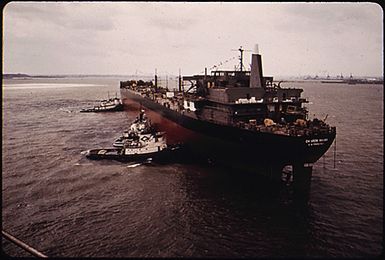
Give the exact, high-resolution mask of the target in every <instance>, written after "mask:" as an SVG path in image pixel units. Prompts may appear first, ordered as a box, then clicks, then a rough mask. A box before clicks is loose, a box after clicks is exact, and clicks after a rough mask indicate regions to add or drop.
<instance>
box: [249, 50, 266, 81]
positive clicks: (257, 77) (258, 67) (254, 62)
mask: <svg viewBox="0 0 385 260" xmlns="http://www.w3.org/2000/svg"><path fill="white" fill-rule="evenodd" d="M262 80H263V74H262V58H261V55H259V54H252V55H251V71H250V85H249V86H250V88H262V87H263V83H262Z"/></svg>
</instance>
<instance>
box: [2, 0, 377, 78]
mask: <svg viewBox="0 0 385 260" xmlns="http://www.w3.org/2000/svg"><path fill="white" fill-rule="evenodd" d="M3 16H4V18H3V41H4V42H3V68H4V69H3V72H4V73H28V74H134V73H138V74H151V73H153V72H154V70H155V68H157V70H158V72H159V73H160V74H161V73H169V74H175V75H176V74H178V71H179V68H180V69H181V71H182V74H183V75H187V74H196V73H200V72H202V71H203V70H204V68H205V67H207V68H210V67H212V66H213V65H216V64H219V63H220V62H224V61H226V60H229V59H231V58H233V57H237V55H238V52H236V51H232V49H238V48H239V46H243V47H244V49H249V50H253V49H254V46H255V44H258V46H259V52H260V53H261V54H262V61H263V71H264V74H265V75H271V76H277V75H293V76H299V75H315V74H318V75H320V76H321V75H326V74H330V76H335V75H337V74H338V75H339V74H341V73H342V74H343V75H345V76H347V75H350V73H352V74H353V75H354V76H363V75H368V76H382V75H383V13H382V9H381V7H380V6H379V5H377V4H374V3H364V2H363V3H355V2H353V3H294V4H293V3H279V4H277V3H250V2H245V3H237V2H234V3H220V2H212V3H209V2H202V3H197V2H186V3H180V2H179V3H178V2H136V3H135V2H88V3H80V2H11V3H9V4H7V5H6V7H5V8H4V9H3ZM250 55H251V53H250V52H245V64H246V67H248V66H249V62H250ZM234 65H237V60H236V59H232V60H231V61H229V62H227V63H226V64H225V65H223V66H222V67H220V68H222V69H233V68H234Z"/></svg>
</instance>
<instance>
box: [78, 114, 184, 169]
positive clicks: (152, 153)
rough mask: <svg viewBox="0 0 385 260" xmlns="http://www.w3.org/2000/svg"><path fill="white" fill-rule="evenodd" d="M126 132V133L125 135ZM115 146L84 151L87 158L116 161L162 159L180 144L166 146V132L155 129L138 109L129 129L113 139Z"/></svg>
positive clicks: (177, 148)
mask: <svg viewBox="0 0 385 260" xmlns="http://www.w3.org/2000/svg"><path fill="white" fill-rule="evenodd" d="M126 134H127V135H126ZM113 145H114V146H115V148H102V149H91V150H87V151H85V152H84V154H85V156H86V157H87V158H89V159H94V160H100V159H112V160H118V161H124V162H126V161H138V160H146V159H149V158H151V159H153V160H164V159H167V158H168V157H169V156H170V153H171V152H175V151H176V150H179V148H180V147H181V146H180V145H171V146H168V145H167V142H166V133H165V132H159V131H156V129H155V128H154V127H153V126H152V125H151V122H150V120H149V119H148V118H147V117H146V115H145V113H144V110H141V111H140V114H139V117H137V118H136V120H135V121H134V122H133V123H132V124H131V125H130V130H129V131H125V134H123V136H122V137H121V138H120V139H118V140H115V142H114V144H113Z"/></svg>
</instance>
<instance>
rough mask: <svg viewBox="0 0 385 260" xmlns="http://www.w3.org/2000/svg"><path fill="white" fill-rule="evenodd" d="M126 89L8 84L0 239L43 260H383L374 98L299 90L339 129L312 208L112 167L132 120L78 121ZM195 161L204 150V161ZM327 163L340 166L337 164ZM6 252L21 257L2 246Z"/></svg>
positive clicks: (358, 91)
mask: <svg viewBox="0 0 385 260" xmlns="http://www.w3.org/2000/svg"><path fill="white" fill-rule="evenodd" d="M128 79H129V78H124V77H120V78H119V77H72V78H45V79H44V78H41V79H24V80H22V79H19V80H5V81H3V126H2V130H3V131H2V141H3V142H2V220H3V221H2V225H3V229H4V230H6V231H7V232H9V233H10V234H12V235H14V236H16V237H17V238H19V239H20V240H22V241H24V242H26V243H27V244H29V245H30V246H32V247H34V248H36V249H37V250H39V251H40V252H42V253H44V254H46V255H48V256H52V257H280V256H289V257H297V256H300V257H308V256H320V257H356V256H358V257H373V256H378V255H380V254H381V253H382V252H383V116H384V115H383V85H370V84H367V85H360V84H356V85H347V84H337V83H336V84H322V83H319V82H298V83H294V82H293V83H289V82H286V83H282V85H283V86H284V87H299V88H303V89H304V92H303V93H302V96H304V97H306V98H308V99H309V101H310V103H308V104H306V106H307V107H308V108H309V110H310V113H309V117H310V118H314V117H317V118H320V119H324V118H326V117H327V119H326V122H327V123H329V124H331V125H334V126H336V127H337V139H336V153H335V154H334V144H333V145H332V147H331V148H330V149H329V151H328V152H327V153H326V154H325V155H324V157H323V158H321V159H320V160H319V161H318V162H317V163H316V164H314V168H313V178H312V184H311V192H310V199H309V201H308V203H307V204H298V203H295V201H294V200H293V199H292V196H291V189H290V186H285V185H281V186H277V185H275V184H274V185H273V184H271V183H270V182H269V181H267V180H264V179H261V178H259V177H257V176H255V175H250V174H243V173H242V172H237V171H236V170H234V169H232V170H229V169H224V168H222V167H221V166H216V165H212V164H207V163H205V164H203V163H201V162H196V163H194V162H193V161H192V162H191V161H190V162H188V163H184V162H178V161H175V162H170V163H169V164H161V165H159V164H156V163H146V164H140V163H120V162H115V161H92V160H88V159H86V158H85V157H84V155H82V154H81V152H82V151H85V150H88V149H92V148H102V147H111V146H112V142H113V141H114V140H115V139H116V138H117V137H119V136H120V135H121V133H122V132H123V131H124V130H126V129H127V128H128V126H129V124H130V122H131V121H132V120H133V119H134V116H135V113H127V111H123V112H110V113H79V111H80V110H81V109H82V108H84V107H90V106H93V105H96V104H98V101H99V100H101V99H104V98H107V95H109V96H110V97H113V96H115V93H117V95H118V96H120V94H119V81H120V80H128ZM203 149H204V148H203ZM334 155H335V160H334ZM2 248H3V252H5V253H6V254H8V255H10V256H29V255H28V253H26V252H24V251H22V250H21V249H19V248H17V247H16V246H15V245H13V244H11V243H10V242H8V241H6V240H4V239H3V240H2Z"/></svg>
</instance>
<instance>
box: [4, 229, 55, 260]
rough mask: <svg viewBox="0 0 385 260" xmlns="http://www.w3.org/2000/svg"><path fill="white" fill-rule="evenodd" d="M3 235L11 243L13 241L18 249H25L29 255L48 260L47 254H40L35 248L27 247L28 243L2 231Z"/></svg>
mask: <svg viewBox="0 0 385 260" xmlns="http://www.w3.org/2000/svg"><path fill="white" fill-rule="evenodd" d="M1 234H2V235H3V237H5V238H6V239H8V240H9V241H11V242H12V243H14V244H15V245H17V246H18V247H20V248H22V249H24V250H25V251H27V252H28V253H30V254H32V255H34V256H36V257H42V258H47V257H48V256H46V255H45V254H43V253H40V252H39V251H37V250H36V249H34V248H33V247H31V246H29V245H27V244H26V243H24V242H23V241H20V240H19V239H17V238H16V237H14V236H12V235H10V234H9V233H7V232H5V231H4V230H2V231H1Z"/></svg>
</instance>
